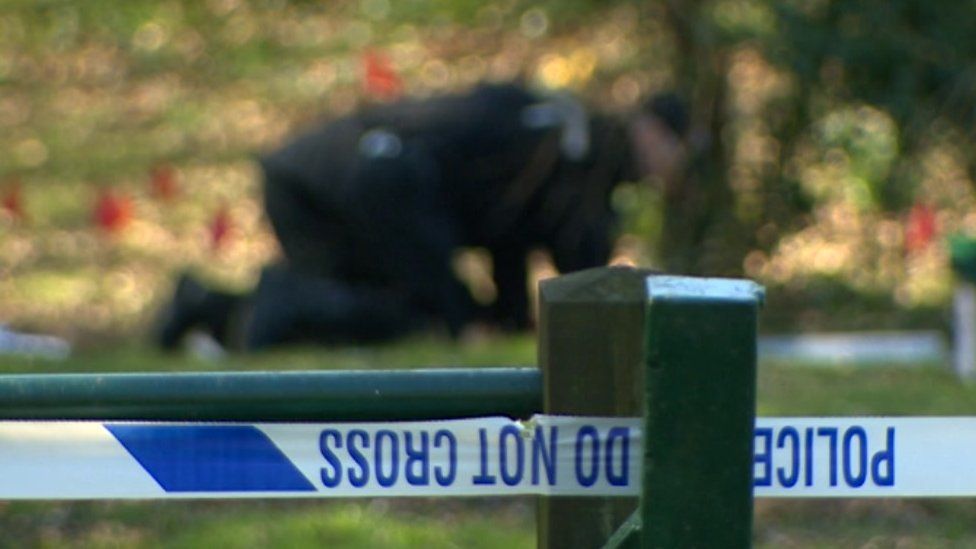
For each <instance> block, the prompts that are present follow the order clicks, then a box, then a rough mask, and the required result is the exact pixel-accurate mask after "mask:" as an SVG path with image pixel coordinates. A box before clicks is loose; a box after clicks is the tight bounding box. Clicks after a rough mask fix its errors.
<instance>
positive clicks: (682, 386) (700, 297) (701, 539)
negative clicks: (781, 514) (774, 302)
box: [641, 276, 762, 548]
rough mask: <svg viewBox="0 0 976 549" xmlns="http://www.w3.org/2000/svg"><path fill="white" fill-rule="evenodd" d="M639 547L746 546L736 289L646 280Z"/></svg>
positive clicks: (750, 391) (748, 523)
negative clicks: (642, 453) (645, 354)
mask: <svg viewBox="0 0 976 549" xmlns="http://www.w3.org/2000/svg"><path fill="white" fill-rule="evenodd" d="M647 287H648V306H647V344H646V345H647V357H646V362H647V370H646V371H647V374H646V380H645V387H646V413H645V417H644V475H643V490H642V497H641V518H642V521H641V522H642V526H641V528H642V531H641V543H642V546H643V547H666V548H672V547H681V548H695V547H700V548H711V547H722V548H739V547H743V548H744V547H749V546H750V544H751V532H752V469H753V451H752V443H753V429H754V424H755V409H756V404H755V403H756V395H755V387H756V319H757V313H758V308H759V305H760V302H761V300H762V288H761V287H760V286H758V285H756V284H754V283H752V282H748V281H743V280H722V279H696V278H687V277H671V276H657V277H652V278H649V279H648V281H647Z"/></svg>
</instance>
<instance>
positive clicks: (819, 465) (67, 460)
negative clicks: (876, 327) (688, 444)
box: [0, 416, 976, 499]
mask: <svg viewBox="0 0 976 549" xmlns="http://www.w3.org/2000/svg"><path fill="white" fill-rule="evenodd" d="M754 443H755V451H754V461H753V463H754V468H753V473H754V486H755V495H756V496H757V497H921V496H925V497H941V496H973V495H976V472H974V471H973V467H972V465H971V463H972V459H973V458H972V456H973V455H974V453H976V418H953V417H929V418H908V417H892V418H857V417H843V418H807V417H795V418H760V419H759V420H758V421H757V426H756V430H755V438H754ZM641 446H642V441H641V435H640V419H637V418H588V417H560V416H535V417H533V418H532V419H531V420H529V421H523V422H518V421H512V420H509V419H507V418H497V417H491V418H474V419H465V420H453V421H425V422H390V423H334V424H332V423H322V424H311V423H291V424H284V423H261V424H238V423H230V424H224V423H142V422H138V423H137V422H107V423H101V422H65V421H4V422H0V499H114V498H137V499H146V498H181V497H182V498H207V497H219V498H227V497H262V498H266V497H367V496H368V497H375V496H474V495H479V496H482V495H520V494H538V495H567V496H570V495H571V496H587V495H592V496H634V495H636V494H638V492H639V491H640V471H641V466H642V459H641Z"/></svg>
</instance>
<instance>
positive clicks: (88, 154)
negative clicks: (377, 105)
mask: <svg viewBox="0 0 976 549" xmlns="http://www.w3.org/2000/svg"><path fill="white" fill-rule="evenodd" d="M974 23H976V11H974V10H972V9H969V7H968V5H965V4H952V5H938V6H935V5H932V4H931V3H930V2H923V1H921V0H917V1H916V0H902V1H894V2H888V3H886V4H885V5H884V6H878V5H876V4H875V3H873V2H866V1H855V0H843V1H827V0H818V1H803V2H779V1H777V2H769V1H764V0H722V1H683V0H669V1H649V2H632V1H611V2H591V1H585V0H574V1H571V2H566V1H560V2H555V1H552V2H527V1H520V0H502V1H499V2H492V3H489V4H484V3H482V2H474V1H466V0H452V1H447V0H425V1H415V2H408V3H404V2H400V3H397V2H392V1H390V0H359V1H340V2H330V3H328V4H327V5H321V4H319V3H316V2H299V1H296V2H286V1H283V0H267V1H244V0H207V1H204V2H196V1H193V2H182V1H177V0H172V1H148V0H132V1H126V2H116V1H88V2H68V1H55V0H49V1H42V2H34V1H26V0H25V1H18V0H3V1H2V2H0V201H2V203H0V205H2V208H0V320H2V322H5V323H7V324H9V325H11V326H15V327H19V328H22V329H30V330H38V331H43V332H47V333H54V334H58V335H63V336H67V337H69V338H70V339H72V340H73V341H75V342H76V344H77V345H81V346H84V345H87V344H93V343H96V342H99V341H104V340H105V339H106V338H108V339H112V338H113V337H129V336H131V335H133V334H135V333H138V332H140V331H141V330H142V328H143V326H144V325H145V322H146V321H147V319H148V318H149V317H150V316H151V312H152V311H153V310H154V309H155V307H156V305H157V304H158V303H159V302H160V301H161V300H162V299H163V298H164V297H165V296H166V295H167V294H168V292H169V291H170V290H169V288H170V280H171V275H172V274H173V273H174V272H176V271H179V270H181V269H183V268H187V267H193V268H195V269H198V270H201V271H203V272H204V273H206V274H207V275H208V276H209V277H211V278H213V279H215V280H217V281H220V282H223V283H226V284H229V285H231V286H239V287H249V286H250V285H251V284H252V283H253V281H254V278H255V277H256V276H257V269H258V266H259V265H261V264H263V263H264V262H265V261H266V260H268V259H269V258H270V257H272V256H273V255H274V254H275V253H276V249H275V246H276V244H275V243H274V241H273V239H272V237H271V236H270V233H269V231H268V228H267V226H266V225H265V224H264V222H263V220H262V214H261V210H260V204H259V202H258V192H257V190H258V187H257V185H258V181H257V170H256V167H255V164H254V162H253V158H254V157H255V155H256V154H257V153H260V152H262V151H267V150H270V149H271V148H273V147H275V146H276V145H278V144H280V143H281V142H282V140H283V139H284V138H285V137H286V136H288V135H290V134H292V133H294V132H295V131H297V130H299V129H301V128H303V127H306V126H308V125H310V124H312V123H314V122H315V121H317V120H320V119H322V118H327V117H331V116H335V115H339V114H342V113H345V112H347V111H349V110H351V109H354V108H356V106H357V105H361V104H364V103H368V102H377V101H386V100H390V99H393V98H396V97H398V96H401V95H404V94H407V95H416V96H424V95H430V94H436V93H440V92H444V91H450V90H460V89H465V88H468V87H470V86H471V85H473V84H474V83H476V82H479V81H484V80H489V81H491V80H495V81H500V80H511V79H522V80H524V81H526V82H528V83H530V84H531V85H533V86H535V87H537V88H568V89H571V90H573V91H574V92H576V93H578V94H579V95H581V96H582V97H584V98H585V99H586V100H587V101H588V102H589V103H590V104H591V105H593V106H594V107H595V108H598V109H600V110H604V111H622V110H625V109H627V108H629V107H632V106H633V105H634V104H635V103H636V102H637V101H638V100H639V99H640V98H641V97H642V96H644V95H645V94H646V93H650V92H654V91H659V90H663V89H673V90H677V91H678V92H680V93H681V94H682V95H683V96H685V97H686V98H688V100H689V103H690V106H691V112H692V114H693V133H692V137H691V139H692V142H693V145H694V149H695V155H694V158H693V167H692V169H691V170H690V171H689V174H688V175H687V177H686V178H685V179H684V181H683V182H682V184H681V185H678V186H676V189H675V190H674V191H673V192H667V193H665V192H662V191H661V190H660V187H658V188H648V187H636V186H629V187H624V188H622V189H621V190H620V191H619V192H618V193H617V196H616V197H615V204H616V207H617V208H618V209H619V211H620V213H621V216H622V219H623V220H624V229H625V234H624V237H623V239H622V241H621V250H622V253H624V254H626V255H628V256H630V257H631V258H632V260H633V261H634V262H636V263H638V264H641V265H648V266H653V267H657V268H662V269H665V270H668V271H672V272H681V273H693V274H709V275H734V276H739V275H744V276H748V277H752V278H755V279H757V280H759V281H760V282H762V283H764V284H766V285H767V287H768V288H769V289H770V295H771V296H775V298H774V299H770V300H769V307H768V308H767V311H766V313H765V314H766V316H765V321H764V329H765V330H767V331H784V330H792V329H795V328H804V329H822V328H826V327H830V328H833V329H845V328H859V327H860V328H863V327H871V328H883V327H916V326H927V327H933V326H940V325H943V324H944V323H945V322H946V320H945V319H946V315H945V313H944V310H945V306H946V304H947V303H948V300H949V297H950V293H951V282H952V277H951V273H950V270H949V267H948V260H947V252H946V247H945V245H944V242H945V237H946V236H947V235H949V234H953V233H960V232H961V233H966V232H976V210H974V195H973V188H974V187H973V174H974V168H976V162H974V160H973V158H972V154H971V151H972V149H973V146H974V135H973V131H972V125H973V121H974V117H976V110H974V109H973V107H972V97H973V95H974V93H976V72H974V70H973V67H972V65H971V60H972V59H973V54H974V53H976V39H973V38H972V36H971V33H970V29H972V28H973V24H974ZM80 319H83V321H80Z"/></svg>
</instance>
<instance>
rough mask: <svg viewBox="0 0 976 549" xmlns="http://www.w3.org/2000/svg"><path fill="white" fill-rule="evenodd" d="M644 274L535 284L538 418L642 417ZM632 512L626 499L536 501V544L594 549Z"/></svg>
mask: <svg viewBox="0 0 976 549" xmlns="http://www.w3.org/2000/svg"><path fill="white" fill-rule="evenodd" d="M649 274H650V271H642V270H637V269H630V268H623V267H611V268H601V269H591V270H587V271H582V272H578V273H573V274H570V275H566V276H562V277H559V278H554V279H551V280H547V281H544V282H543V283H542V284H541V285H540V300H541V304H540V319H539V320H540V322H539V367H540V368H541V369H542V371H543V410H544V411H545V413H547V414H569V415H592V416H624V417H634V416H638V415H641V413H642V410H643V407H642V401H643V394H642V392H643V372H644V367H643V356H644V314H645V307H646V304H647V292H646V285H645V280H646V278H647V276H648V275H649ZM636 507H637V502H636V501H635V500H634V499H627V498H623V499H622V498H582V497H556V498H545V497H543V498H539V503H538V515H537V523H538V546H539V547H540V548H544V549H566V548H573V547H584V548H594V547H600V546H602V545H603V544H604V543H605V542H606V541H607V539H608V538H609V537H610V536H611V534H613V532H614V530H615V529H617V527H619V526H620V525H621V524H622V523H623V522H624V520H625V519H626V518H627V516H628V515H629V514H630V513H631V512H632V511H633V510H634V509H635V508H636Z"/></svg>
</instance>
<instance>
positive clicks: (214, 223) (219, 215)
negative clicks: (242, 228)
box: [210, 204, 234, 252]
mask: <svg viewBox="0 0 976 549" xmlns="http://www.w3.org/2000/svg"><path fill="white" fill-rule="evenodd" d="M233 225H234V223H233V219H232V218H231V215H230V210H229V209H228V208H227V205H226V204H221V205H220V207H219V208H217V212H216V213H214V216H213V219H212V220H211V221H210V248H211V249H212V250H213V251H214V252H216V251H218V250H220V249H222V248H223V247H224V246H226V245H227V242H228V240H229V239H230V235H231V232H232V230H233Z"/></svg>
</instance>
